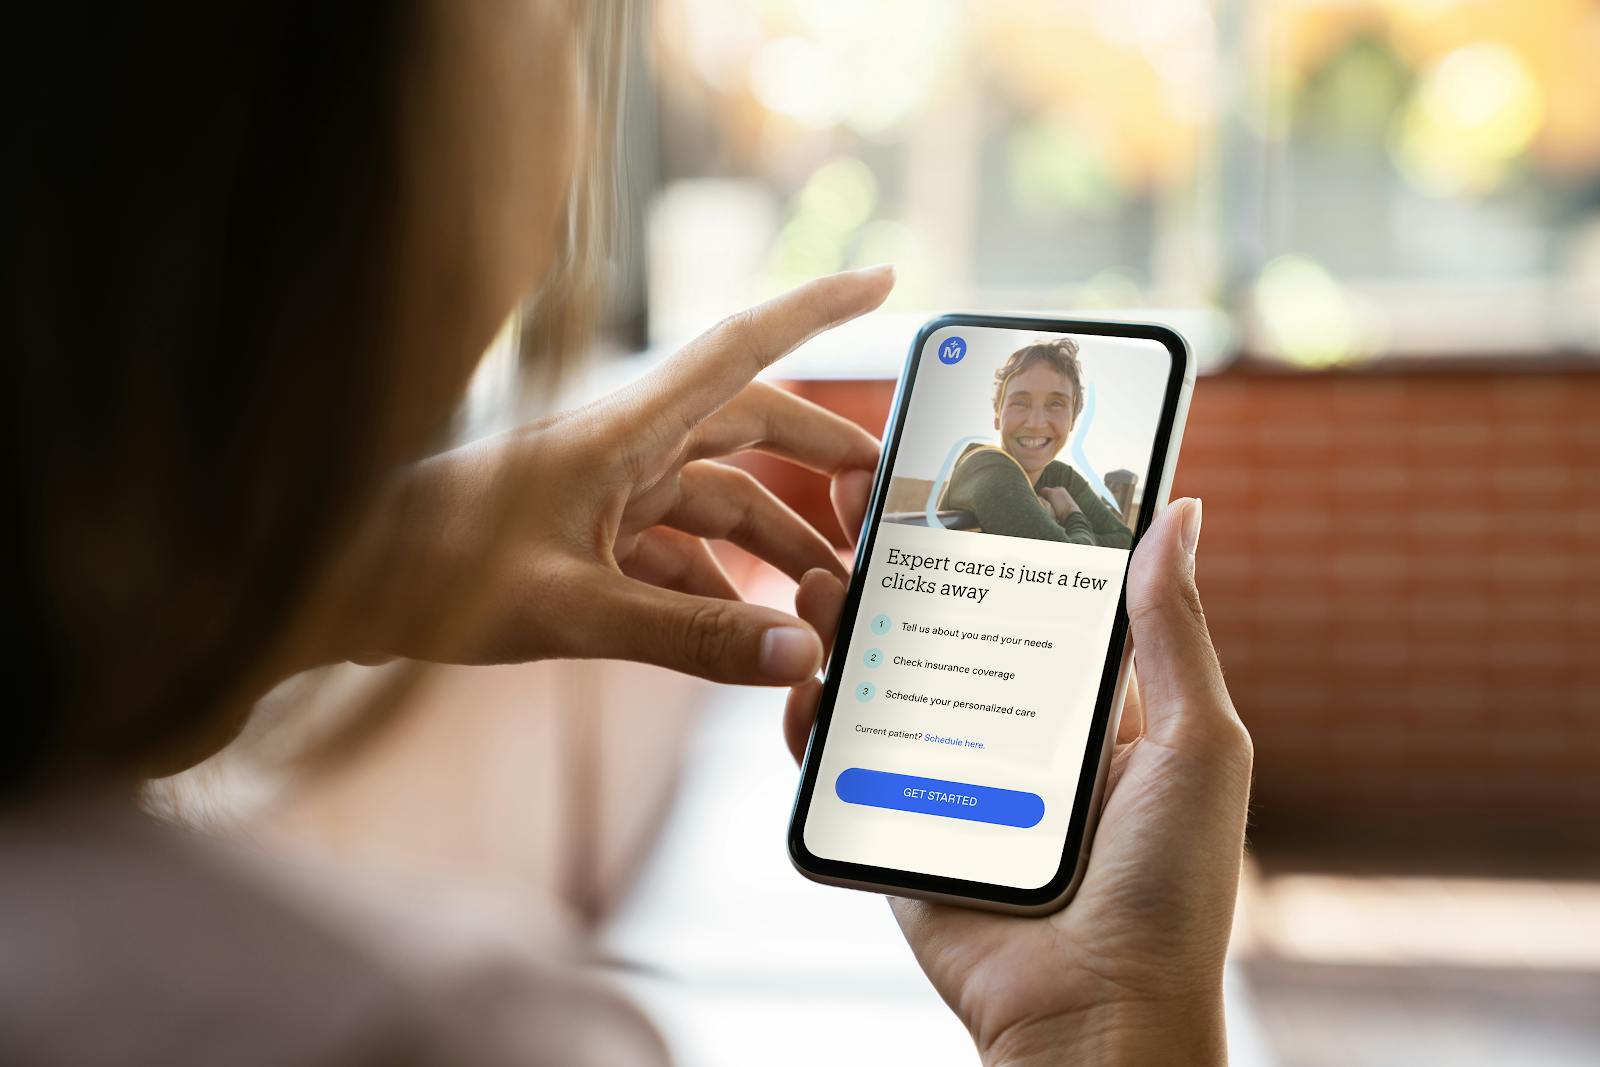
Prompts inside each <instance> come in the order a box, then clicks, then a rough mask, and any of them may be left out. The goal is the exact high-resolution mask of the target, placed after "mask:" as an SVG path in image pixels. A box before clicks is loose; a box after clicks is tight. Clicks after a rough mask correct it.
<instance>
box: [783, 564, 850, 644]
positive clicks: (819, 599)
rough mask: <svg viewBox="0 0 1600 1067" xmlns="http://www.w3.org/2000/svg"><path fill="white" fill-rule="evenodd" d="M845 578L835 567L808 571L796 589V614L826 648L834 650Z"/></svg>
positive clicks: (842, 605) (842, 602)
mask: <svg viewBox="0 0 1600 1067" xmlns="http://www.w3.org/2000/svg"><path fill="white" fill-rule="evenodd" d="M844 593H845V589H844V582H842V581H840V580H839V578H838V577H837V575H836V574H835V573H834V572H833V571H829V570H821V569H818V570H813V571H807V572H806V573H805V575H803V576H802V577H801V579H800V584H799V586H797V587H796V588H795V591H794V610H795V614H797V615H799V616H800V618H801V619H802V620H803V621H804V622H805V623H806V624H807V625H809V626H810V627H811V628H812V629H813V630H815V631H816V632H817V636H818V637H819V638H821V639H822V647H823V650H824V651H828V652H831V651H832V650H833V639H834V637H835V635H836V634H837V633H838V630H839V613H840V612H842V611H843V610H844Z"/></svg>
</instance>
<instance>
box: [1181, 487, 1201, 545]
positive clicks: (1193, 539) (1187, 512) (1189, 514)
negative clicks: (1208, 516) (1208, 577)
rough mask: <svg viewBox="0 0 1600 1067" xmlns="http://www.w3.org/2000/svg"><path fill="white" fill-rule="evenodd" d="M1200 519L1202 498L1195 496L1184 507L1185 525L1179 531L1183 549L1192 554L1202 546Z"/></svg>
mask: <svg viewBox="0 0 1600 1067" xmlns="http://www.w3.org/2000/svg"><path fill="white" fill-rule="evenodd" d="M1200 521H1201V514H1200V498H1199V497H1194V498H1192V499H1191V500H1190V501H1189V502H1188V504H1187V505H1186V506H1185V507H1184V509H1183V527H1182V529H1180V530H1179V531H1178V535H1179V537H1180V538H1181V539H1182V541H1183V550H1184V551H1185V552H1187V553H1189V555H1191V556H1192V555H1194V552H1195V549H1196V548H1198V547H1200Z"/></svg>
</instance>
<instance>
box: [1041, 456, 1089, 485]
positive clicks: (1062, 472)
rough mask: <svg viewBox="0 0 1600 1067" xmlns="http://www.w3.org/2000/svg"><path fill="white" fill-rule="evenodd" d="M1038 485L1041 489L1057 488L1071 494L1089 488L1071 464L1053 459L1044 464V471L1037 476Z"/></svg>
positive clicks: (1086, 480)
mask: <svg viewBox="0 0 1600 1067" xmlns="http://www.w3.org/2000/svg"><path fill="white" fill-rule="evenodd" d="M1038 484H1039V487H1040V488H1041V489H1043V488H1045V487H1046V486H1059V487H1060V488H1062V489H1065V490H1067V491H1068V492H1071V493H1075V492H1077V491H1078V490H1079V489H1087V488H1088V487H1089V482H1088V479H1086V478H1084V476H1083V475H1081V474H1079V473H1078V472H1077V470H1076V469H1075V468H1074V467H1073V466H1072V464H1070V463H1068V462H1066V461H1065V460H1060V459H1053V460H1051V461H1050V462H1049V463H1047V464H1045V468H1044V470H1043V471H1042V472H1040V474H1039V483H1038Z"/></svg>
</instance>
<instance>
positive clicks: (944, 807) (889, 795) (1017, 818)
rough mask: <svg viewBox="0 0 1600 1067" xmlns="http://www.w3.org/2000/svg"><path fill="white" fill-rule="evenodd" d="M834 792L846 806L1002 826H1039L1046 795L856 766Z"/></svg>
mask: <svg viewBox="0 0 1600 1067" xmlns="http://www.w3.org/2000/svg"><path fill="white" fill-rule="evenodd" d="M833 791H834V792H835V793H837V794H839V799H840V800H842V801H844V802H845V803H846V804H865V805H867V806H868V807H873V808H893V809H894V810H896V811H915V812H920V813H921V814H923V815H943V816H944V817H945V818H947V819H967V820H969V821H971V822H989V823H994V824H995V825H997V826H1021V827H1028V826H1038V825H1039V820H1040V819H1042V818H1044V798H1042V797H1040V796H1039V795H1038V794H1037V793H1024V792H1021V791H1020V790H1016V789H996V788H995V787H994V786H989V785H967V784H966V783H965V782H946V781H943V780H941V779H938V778H917V777H915V776H913V775H909V774H890V773H889V772H888V771H869V770H867V769H865V768H863V767H851V768H850V769H849V770H847V771H844V772H842V773H841V774H840V775H839V778H838V780H837V781H835V782H834V783H833Z"/></svg>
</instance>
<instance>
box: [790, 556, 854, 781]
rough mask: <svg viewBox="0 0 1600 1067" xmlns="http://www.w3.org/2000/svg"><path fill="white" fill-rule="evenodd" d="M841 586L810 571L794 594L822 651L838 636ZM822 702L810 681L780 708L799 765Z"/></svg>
mask: <svg viewBox="0 0 1600 1067" xmlns="http://www.w3.org/2000/svg"><path fill="white" fill-rule="evenodd" d="M844 596H845V588H844V583H843V582H841V581H839V579H837V578H835V577H834V576H833V575H832V574H830V573H829V572H827V571H824V570H815V571H809V572H807V573H806V575H805V577H803V578H801V579H800V585H799V587H798V588H797V589H796V590H795V591H794V607H795V612H796V613H797V614H798V615H799V616H800V618H801V619H802V620H804V621H805V622H807V623H809V624H810V626H811V628H812V629H813V630H815V631H816V632H817V636H818V637H820V638H821V639H822V646H823V648H824V649H825V650H829V651H831V650H832V649H833V639H834V637H835V635H836V634H837V633H838V628H839V613H840V612H841V611H843V610H844ZM821 699H822V682H821V681H820V680H819V679H816V678H812V679H809V680H807V681H805V682H802V683H801V684H800V685H797V686H795V687H794V688H793V689H792V690H790V692H789V701H788V703H787V704H785V705H784V708H783V740H784V742H785V743H786V744H787V745H788V746H789V752H790V754H791V755H793V756H794V758H795V760H796V761H798V760H799V759H800V758H801V757H803V756H804V755H805V751H806V743H807V741H808V740H809V739H810V737H811V724H812V723H814V722H816V719H817V703H818V701H819V700H821Z"/></svg>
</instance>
